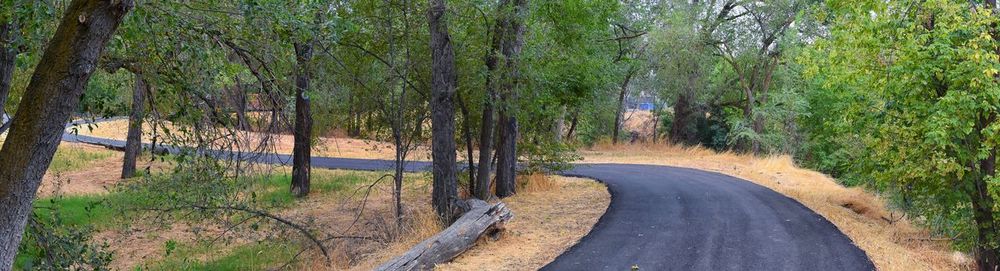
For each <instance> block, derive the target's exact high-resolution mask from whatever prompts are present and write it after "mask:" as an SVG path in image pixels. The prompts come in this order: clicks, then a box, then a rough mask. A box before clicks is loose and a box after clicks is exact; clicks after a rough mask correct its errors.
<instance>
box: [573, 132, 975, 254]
mask: <svg viewBox="0 0 1000 271" xmlns="http://www.w3.org/2000/svg"><path fill="white" fill-rule="evenodd" d="M581 155H582V156H583V161H582V162H584V163H630V164H652V165H668V166H678V167H687V168H695V169H701V170H706V171H713V172H718V173H722V174H727V175H730V176H734V177H738V178H741V179H744V180H748V181H751V182H754V183H756V184H759V185H762V186H765V187H768V188H770V189H772V190H774V191H777V192H778V193H781V194H784V195H786V196H788V197H790V198H793V199H795V200H797V201H799V202H801V203H802V204H804V205H805V206H807V207H809V208H810V209H812V210H813V211H815V212H816V213H818V214H820V215H822V216H823V217H825V218H826V219H827V220H829V221H830V222H832V223H833V224H834V225H836V226H837V227H838V228H839V229H840V230H841V231H842V232H843V233H844V234H846V235H847V236H849V237H850V238H851V240H853V241H854V243H855V244H856V245H857V246H858V247H860V248H861V249H862V250H864V251H865V252H866V253H867V254H868V256H869V257H870V258H871V259H872V261H873V262H874V263H875V266H876V267H878V268H879V269H880V270H907V271H908V270H959V269H971V268H973V261H972V260H971V259H970V258H969V257H968V256H967V255H965V254H963V253H959V252H955V251H953V250H951V249H950V248H949V247H950V243H949V242H948V241H940V240H937V239H934V238H931V236H930V233H929V232H928V231H927V230H926V229H924V228H921V227H919V226H916V225H914V224H913V223H911V222H910V221H908V220H907V219H905V218H901V217H902V214H901V213H899V212H894V211H893V210H891V209H889V208H887V207H886V206H887V205H886V202H885V200H884V199H883V198H881V197H879V195H876V194H873V193H870V192H868V191H865V190H863V189H860V188H847V187H844V186H842V185H840V184H839V183H837V181H836V180H834V179H833V178H831V177H830V176H827V175H825V174H822V173H819V172H816V171H812V170H808V169H803V168H801V167H799V166H797V165H796V164H795V162H794V161H793V160H792V158H791V157H790V156H787V155H778V156H767V157H757V156H752V155H747V154H739V153H734V152H716V151H713V150H709V149H705V148H702V147H685V146H675V145H669V144H634V145H629V144H625V145H612V144H609V143H599V144H597V145H596V146H594V147H592V148H591V149H588V150H583V151H581Z"/></svg>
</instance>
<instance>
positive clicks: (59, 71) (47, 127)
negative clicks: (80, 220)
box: [0, 0, 133, 270]
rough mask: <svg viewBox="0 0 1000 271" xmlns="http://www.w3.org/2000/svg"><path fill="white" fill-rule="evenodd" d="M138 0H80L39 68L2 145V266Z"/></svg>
mask: <svg viewBox="0 0 1000 271" xmlns="http://www.w3.org/2000/svg"><path fill="white" fill-rule="evenodd" d="M132 4H133V3H132V1H130V0H121V1H97V0H74V1H73V2H72V3H70V4H69V7H68V8H67V10H66V12H65V15H64V17H63V19H62V21H61V22H60V24H59V27H58V28H57V29H56V32H55V34H54V35H53V37H52V39H50V41H49V43H48V47H47V48H46V49H45V52H44V54H43V55H42V58H41V61H39V64H38V66H37V67H36V68H35V74H34V75H33V76H32V78H31V81H30V82H29V83H28V87H27V88H26V89H25V93H24V98H23V99H22V100H21V101H22V102H21V104H20V106H19V108H20V110H18V116H17V117H15V118H14V120H13V121H12V122H13V124H12V125H11V128H10V133H9V134H8V136H7V140H6V141H5V142H4V145H3V148H2V149H0V206H3V208H0V269H3V270H10V269H11V268H12V266H13V264H14V256H15V255H17V248H18V246H19V244H20V243H21V237H22V236H23V234H24V226H25V223H26V221H27V218H28V216H29V215H30V214H31V212H32V208H31V204H32V201H34V199H35V193H36V192H37V191H38V185H39V184H40V183H41V180H42V176H43V175H44V174H45V171H46V170H48V168H49V164H50V163H51V162H52V156H53V155H54V154H55V151H56V147H57V146H58V145H59V140H60V139H62V134H63V130H64V129H65V124H66V121H67V120H69V117H70V114H72V112H73V110H76V108H77V105H78V104H79V103H80V96H81V95H82V94H83V90H84V87H85V86H86V85H87V81H88V80H90V76H91V74H92V73H93V71H94V69H95V68H96V67H97V60H98V59H99V58H100V55H101V53H102V52H103V50H104V45H105V44H106V43H107V41H108V39H110V38H111V35H112V34H113V33H114V32H115V30H116V29H117V28H118V25H119V24H120V23H121V21H122V18H123V17H124V16H125V14H126V13H127V12H128V10H129V9H131V8H132Z"/></svg>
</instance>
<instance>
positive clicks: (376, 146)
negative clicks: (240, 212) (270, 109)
mask: <svg viewBox="0 0 1000 271" xmlns="http://www.w3.org/2000/svg"><path fill="white" fill-rule="evenodd" d="M167 127H168V129H172V130H171V131H175V130H177V129H178V128H176V127H173V126H170V125H167ZM159 129H162V127H161V128H159ZM68 131H71V132H74V130H73V129H72V128H71V129H68ZM127 131H128V120H114V121H107V122H100V123H98V124H96V125H93V126H89V127H88V126H80V127H77V128H76V130H75V132H78V133H79V134H80V135H86V136H94V137H101V138H111V139H117V140H125V136H126V132H127ZM152 132H153V130H152V126H151V125H150V124H149V123H148V122H147V123H143V142H146V143H149V142H150V138H151V135H152ZM161 134H162V133H161ZM262 135H263V134H262V133H257V132H242V133H241V134H240V137H242V138H243V139H241V142H242V141H244V140H245V141H246V142H247V145H248V146H256V145H257V144H258V143H259V142H260V141H261V140H262V139H263V138H264V137H263V136H262ZM271 137H272V138H273V141H272V143H273V151H274V152H277V153H283V154H290V153H292V148H293V146H294V140H293V138H292V136H290V135H271ZM161 142H163V139H161ZM163 143H167V144H169V143H170V142H163ZM269 151H270V150H269ZM312 154H313V155H314V156H326V157H344V158H361V159H383V160H392V159H394V158H395V155H396V153H395V149H394V147H393V145H392V144H390V143H387V142H380V141H375V140H365V139H353V138H346V137H320V138H318V139H317V140H316V141H315V143H314V144H313V153H312ZM408 159H409V160H414V161H430V152H429V151H428V149H427V148H424V147H420V148H417V149H416V150H413V151H411V152H410V155H409V157H408Z"/></svg>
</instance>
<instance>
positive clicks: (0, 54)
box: [0, 21, 17, 134]
mask: <svg viewBox="0 0 1000 271" xmlns="http://www.w3.org/2000/svg"><path fill="white" fill-rule="evenodd" d="M16 35H17V24H15V23H14V22H13V21H11V22H7V23H2V24H0V134H2V133H3V132H5V131H7V128H10V122H5V121H3V115H4V114H6V113H7V111H6V110H5V108H6V107H5V106H6V105H7V96H8V95H9V94H10V84H11V80H12V79H13V78H14V60H16V59H17V48H15V47H14V40H15V39H16V38H17V37H16Z"/></svg>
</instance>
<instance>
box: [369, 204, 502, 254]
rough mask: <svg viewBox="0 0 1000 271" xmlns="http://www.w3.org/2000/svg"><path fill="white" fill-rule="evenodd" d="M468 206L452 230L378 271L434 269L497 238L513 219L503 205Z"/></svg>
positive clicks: (416, 247) (444, 231)
mask: <svg viewBox="0 0 1000 271" xmlns="http://www.w3.org/2000/svg"><path fill="white" fill-rule="evenodd" d="M468 203H469V206H471V208H470V209H469V211H468V212H466V213H465V214H463V215H462V217H460V218H459V219H458V221H455V223H454V224H452V225H451V226H450V227H448V228H447V229H445V230H443V231H441V232H440V233H438V234H436V235H434V236H433V237H431V238H429V239H427V240H424V241H423V242H420V244H417V245H416V246H414V247H413V248H410V250H409V251H407V252H406V253H404V254H403V255H402V256H399V257H396V258H395V259H392V260H390V261H388V262H386V263H384V264H382V266H379V267H378V268H377V269H375V270H379V271H383V270H431V269H434V266H435V265H437V264H439V263H444V262H447V261H450V260H451V259H454V258H455V257H458V255H460V254H462V252H465V250H467V249H469V248H470V247H472V246H473V245H475V244H476V241H477V240H479V238H480V237H482V236H484V235H485V236H490V237H491V238H497V237H498V236H499V234H500V233H502V232H503V230H504V223H506V222H507V220H510V219H511V218H512V217H513V216H514V215H513V214H512V213H511V212H510V209H507V205H505V204H503V202H500V203H497V204H492V205H491V204H489V203H486V202H485V201H482V200H477V199H472V200H469V201H468Z"/></svg>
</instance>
